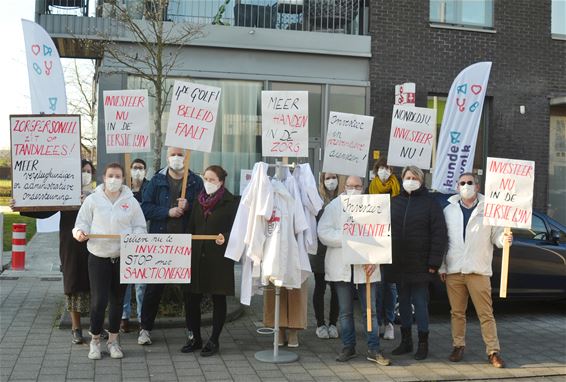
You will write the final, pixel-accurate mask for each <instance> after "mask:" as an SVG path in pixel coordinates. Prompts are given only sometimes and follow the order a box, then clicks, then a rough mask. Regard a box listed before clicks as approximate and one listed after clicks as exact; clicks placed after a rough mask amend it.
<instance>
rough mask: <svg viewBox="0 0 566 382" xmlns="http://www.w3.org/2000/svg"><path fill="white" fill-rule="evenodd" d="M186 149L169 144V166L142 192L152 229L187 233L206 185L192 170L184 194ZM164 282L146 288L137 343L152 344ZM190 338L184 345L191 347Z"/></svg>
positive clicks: (186, 302) (186, 318) (187, 318)
mask: <svg viewBox="0 0 566 382" xmlns="http://www.w3.org/2000/svg"><path fill="white" fill-rule="evenodd" d="M184 161H185V158H184V150H183V149H179V148H175V147H169V148H168V149H167V164H168V166H167V167H165V168H163V169H162V170H160V171H159V172H158V173H156V174H155V175H154V176H153V178H151V181H150V182H149V184H148V185H147V187H146V188H145V190H144V192H143V199H142V204H141V206H142V210H143V213H144V215H145V218H146V219H147V220H149V230H148V232H149V233H186V232H187V223H188V220H189V216H190V214H191V209H192V205H193V201H194V200H196V197H197V195H198V194H199V193H200V192H201V190H202V189H203V182H202V179H201V178H200V177H199V176H198V175H196V174H195V173H193V172H192V171H190V170H189V178H188V179H187V189H186V197H185V198H184V199H182V198H181V188H182V185H183V175H184V170H185V169H184ZM183 286H184V287H185V290H184V295H185V299H184V300H185V301H184V303H185V324H186V327H187V330H188V328H190V325H189V317H188V313H187V312H188V311H189V309H188V301H187V297H188V293H187V290H186V287H187V286H188V284H183ZM164 288H165V284H148V285H147V288H146V290H145V295H144V299H143V306H142V311H141V322H140V333H139V337H138V344H140V345H151V330H152V329H153V324H154V322H155V317H156V316H157V311H158V309H159V302H160V301H161V295H162V294H163V290H164ZM191 345H192V343H191V341H190V340H188V341H187V344H185V346H183V348H182V349H181V351H182V352H187V351H191V349H192V347H191Z"/></svg>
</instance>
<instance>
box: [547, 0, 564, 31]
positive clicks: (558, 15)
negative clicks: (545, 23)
mask: <svg viewBox="0 0 566 382" xmlns="http://www.w3.org/2000/svg"><path fill="white" fill-rule="evenodd" d="M551 31H552V35H553V36H560V37H564V38H566V1H564V0H552V28H551Z"/></svg>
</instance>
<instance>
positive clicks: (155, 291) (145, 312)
mask: <svg viewBox="0 0 566 382" xmlns="http://www.w3.org/2000/svg"><path fill="white" fill-rule="evenodd" d="M165 286H166V284H147V287H146V288H145V293H144V295H143V304H142V310H141V322H140V327H141V328H142V329H145V330H149V331H152V330H153V325H154V323H155V317H157V311H158V310H159V303H160V302H161V296H162V295H163V290H164V289H165ZM181 287H182V288H183V303H184V305H185V326H186V328H187V329H190V327H191V324H190V321H189V293H188V284H182V286H181Z"/></svg>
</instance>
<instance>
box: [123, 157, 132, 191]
mask: <svg viewBox="0 0 566 382" xmlns="http://www.w3.org/2000/svg"><path fill="white" fill-rule="evenodd" d="M130 167H132V156H131V154H130V153H125V154H124V170H126V174H125V176H126V184H127V185H128V187H129V188H132V173H131V171H130V170H131V169H130Z"/></svg>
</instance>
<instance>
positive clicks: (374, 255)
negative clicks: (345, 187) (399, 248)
mask: <svg viewBox="0 0 566 382" xmlns="http://www.w3.org/2000/svg"><path fill="white" fill-rule="evenodd" d="M340 198H341V202H342V255H343V256H344V259H345V260H346V261H345V262H346V263H347V264H391V213H390V197H389V194H373V195H341V196H340Z"/></svg>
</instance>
